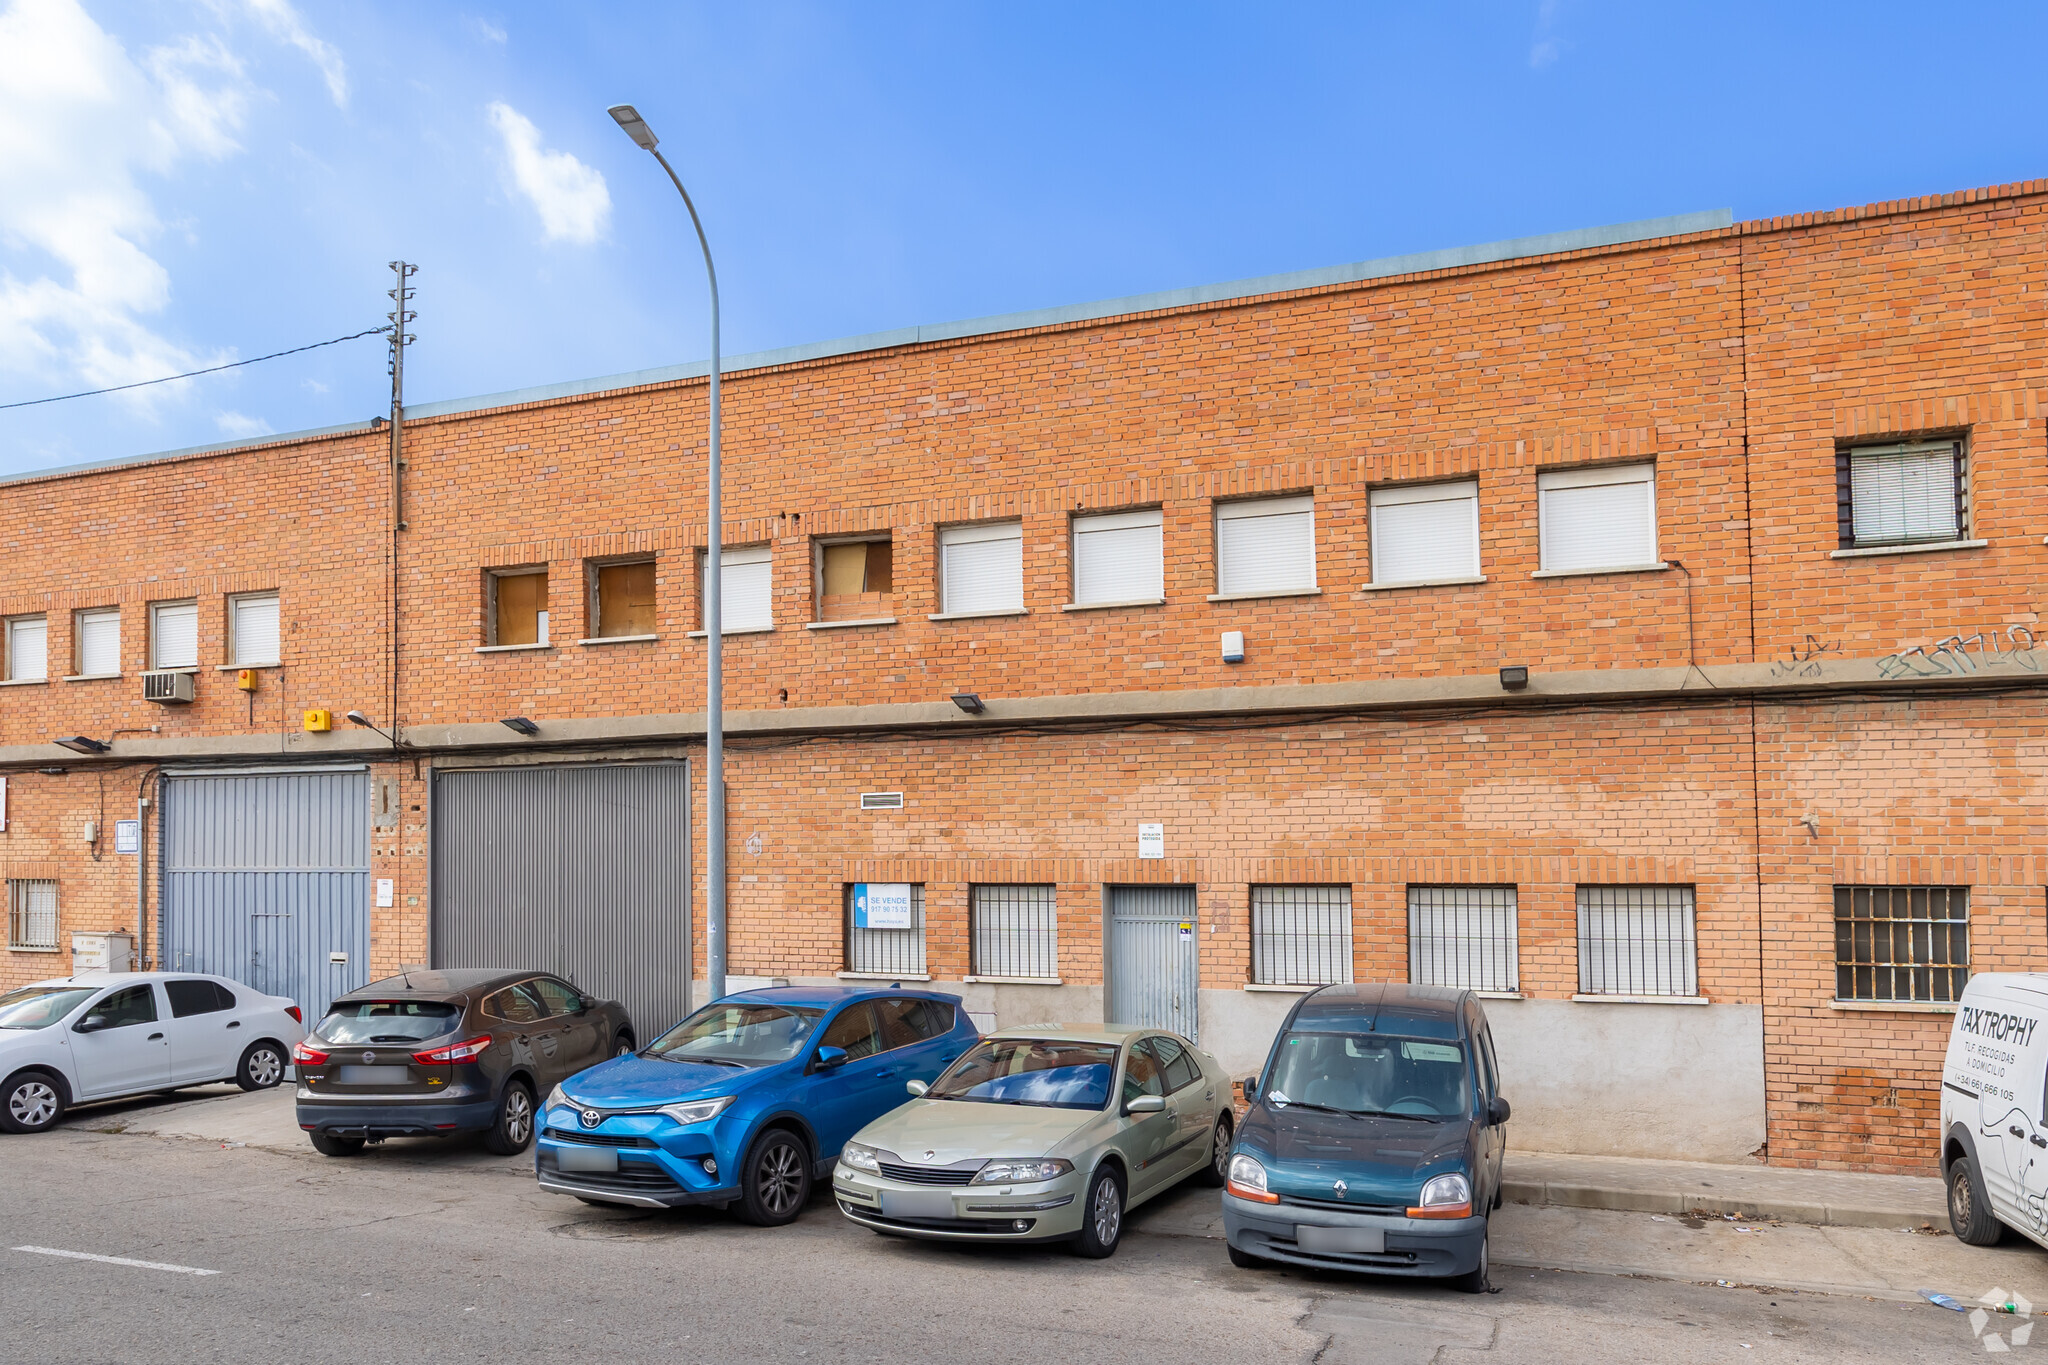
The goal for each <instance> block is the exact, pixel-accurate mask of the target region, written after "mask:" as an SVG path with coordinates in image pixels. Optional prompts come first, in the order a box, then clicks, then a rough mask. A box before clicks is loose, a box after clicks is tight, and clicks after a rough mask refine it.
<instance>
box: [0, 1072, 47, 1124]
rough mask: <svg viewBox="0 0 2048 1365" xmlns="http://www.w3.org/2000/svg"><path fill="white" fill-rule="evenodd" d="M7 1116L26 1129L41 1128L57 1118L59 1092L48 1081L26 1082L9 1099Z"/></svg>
mask: <svg viewBox="0 0 2048 1365" xmlns="http://www.w3.org/2000/svg"><path fill="white" fill-rule="evenodd" d="M7 1114H8V1117H9V1118H12V1119H13V1120H14V1121H15V1122H16V1123H18V1124H20V1125H21V1126H22V1127H24V1128H41V1127H42V1126H43V1125H45V1124H47V1123H49V1122H50V1121H51V1120H52V1119H54V1118H56V1117H57V1091H56V1089H55V1088H54V1087H52V1086H51V1085H50V1083H49V1082H47V1081H24V1082H22V1083H21V1084H20V1085H17V1086H16V1087H14V1093H13V1094H11V1095H9V1096H8V1097H7Z"/></svg>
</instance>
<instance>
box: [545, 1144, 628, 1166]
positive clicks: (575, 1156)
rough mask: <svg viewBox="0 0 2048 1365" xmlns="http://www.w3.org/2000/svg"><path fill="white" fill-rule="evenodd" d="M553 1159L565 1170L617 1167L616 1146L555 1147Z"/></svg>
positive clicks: (617, 1154) (617, 1152) (617, 1155)
mask: <svg viewBox="0 0 2048 1365" xmlns="http://www.w3.org/2000/svg"><path fill="white" fill-rule="evenodd" d="M555 1161H556V1163H557V1164H558V1165H560V1166H561V1168H562V1169H563V1170H565V1171H593V1172H595V1171H609V1172H616V1171H617V1170H618V1169H619V1151H618V1148H616V1147H571V1146H567V1145H564V1146H561V1147H557V1148H556V1149H555Z"/></svg>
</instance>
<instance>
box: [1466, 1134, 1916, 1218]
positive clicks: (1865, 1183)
mask: <svg viewBox="0 0 2048 1365" xmlns="http://www.w3.org/2000/svg"><path fill="white" fill-rule="evenodd" d="M1502 1193H1503V1194H1504V1195H1505V1197H1506V1198H1507V1199H1508V1200H1509V1201H1510V1202H1511V1203H1516V1204H1561V1205H1565V1206H1566V1207H1570V1208H1582V1209H1626V1210H1630V1211H1633V1212H1638V1213H1667V1214H1682V1213H1689V1212H1693V1211H1695V1210H1704V1211H1706V1212H1708V1213H1716V1214H1720V1213H1727V1214H1734V1215H1737V1216H1738V1217H1743V1218H1779V1219H1783V1220H1785V1221H1786V1222H1792V1223H1817V1224H1825V1225H1831V1226H1835V1227H1865V1228H1899V1227H1905V1228H1917V1227H1919V1226H1920V1225H1921V1224H1923V1223H1926V1224H1931V1225H1932V1226H1934V1227H1938V1228H1940V1227H1947V1226H1948V1202H1947V1197H1946V1195H1945V1193H1944V1192H1943V1190H1942V1186H1941V1181H1940V1180H1939V1179H1938V1178H1936V1177H1933V1176H1911V1175H1865V1174H1862V1173H1859V1172H1855V1171H1810V1170H1803V1169H1801V1168H1799V1167H1796V1166H1739V1165H1720V1164H1713V1163H1708V1162H1704V1161H1644V1160H1640V1159H1638V1158H1635V1157H1625V1156H1612V1157H1599V1156H1566V1155H1560V1154H1557V1153H1550V1152H1517V1151H1514V1150H1512V1149H1510V1151H1509V1152H1508V1157H1507V1163H1506V1169H1505V1172H1504V1174H1503V1179H1502Z"/></svg>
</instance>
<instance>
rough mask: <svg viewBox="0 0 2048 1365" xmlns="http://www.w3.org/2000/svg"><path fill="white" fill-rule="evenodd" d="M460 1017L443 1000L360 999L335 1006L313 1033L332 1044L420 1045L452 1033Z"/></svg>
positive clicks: (459, 1014)
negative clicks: (419, 1043)
mask: <svg viewBox="0 0 2048 1365" xmlns="http://www.w3.org/2000/svg"><path fill="white" fill-rule="evenodd" d="M461 1017H462V1011H461V1010H460V1009H458V1008H456V1007H455V1006H454V1005H451V1004H449V1003H447V1002H446V1001H444V1000H359V1001H354V1002H351V1003H350V1004H346V1005H336V1006H335V1007H334V1008H333V1009H331V1010H329V1011H328V1012H327V1017H326V1018H325V1019H322V1020H321V1021H320V1027H319V1028H317V1029H315V1030H314V1031H313V1032H314V1034H315V1035H316V1036H317V1037H320V1038H323V1039H325V1040H326V1041H327V1042H330V1043H418V1042H424V1041H425V1040H427V1039H429V1038H439V1037H440V1036H441V1035H442V1034H444V1033H450V1032H453V1031H454V1029H455V1025H456V1022H457V1021H458V1020H459V1019H460V1018H461Z"/></svg>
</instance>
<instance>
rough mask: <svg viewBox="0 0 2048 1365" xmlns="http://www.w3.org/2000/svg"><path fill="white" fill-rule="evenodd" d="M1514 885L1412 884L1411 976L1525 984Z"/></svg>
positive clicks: (1470, 983)
mask: <svg viewBox="0 0 2048 1365" xmlns="http://www.w3.org/2000/svg"><path fill="white" fill-rule="evenodd" d="M1521 976H1522V947H1521V935H1520V932H1519V927H1518V925H1517V922H1516V917H1515V888H1514V887H1512V886H1411V887H1409V888H1408V979H1409V980H1410V981H1411V982H1413V983H1415V984H1416V985H1418V986H1461V987H1464V988H1465V989H1467V990H1474V991H1515V990H1520V989H1521V984H1520V983H1521Z"/></svg>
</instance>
